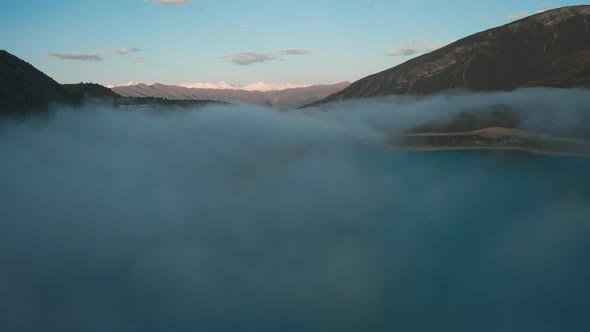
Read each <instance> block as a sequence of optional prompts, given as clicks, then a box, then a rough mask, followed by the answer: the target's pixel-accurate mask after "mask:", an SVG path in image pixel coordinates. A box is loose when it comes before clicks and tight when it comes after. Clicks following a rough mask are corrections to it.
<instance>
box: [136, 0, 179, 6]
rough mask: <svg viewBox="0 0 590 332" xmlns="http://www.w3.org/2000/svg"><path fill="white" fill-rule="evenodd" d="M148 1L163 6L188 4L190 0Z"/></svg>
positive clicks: (147, 0)
mask: <svg viewBox="0 0 590 332" xmlns="http://www.w3.org/2000/svg"><path fill="white" fill-rule="evenodd" d="M145 1H146V2H153V3H157V4H159V5H163V6H177V5H187V4H188V3H189V2H190V0H145Z"/></svg>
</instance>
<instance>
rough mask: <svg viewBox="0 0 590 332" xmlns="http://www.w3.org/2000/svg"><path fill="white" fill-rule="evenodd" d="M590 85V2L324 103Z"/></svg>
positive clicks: (411, 65)
mask: <svg viewBox="0 0 590 332" xmlns="http://www.w3.org/2000/svg"><path fill="white" fill-rule="evenodd" d="M541 86H542V87H560V88H571V87H590V6H588V5H583V6H572V7H564V8H560V9H555V10H549V11H546V12H543V13H540V14H537V15H533V16H530V17H527V18H524V19H522V20H519V21H516V22H512V23H509V24H506V25H504V26H501V27H498V28H494V29H490V30H487V31H484V32H480V33H477V34H474V35H472V36H469V37H466V38H464V39H461V40H459V41H456V42H454V43H452V44H450V45H447V46H445V47H443V48H440V49H438V50H436V51H433V52H431V53H428V54H425V55H422V56H419V57H417V58H414V59H412V60H409V61H407V62H405V63H403V64H401V65H399V66H396V67H394V68H391V69H388V70H385V71H383V72H380V73H377V74H374V75H371V76H368V77H366V78H363V79H361V80H359V81H357V82H355V83H353V84H351V85H350V86H349V87H348V88H346V89H344V90H342V91H340V92H337V93H334V94H332V95H330V96H329V97H327V98H326V99H324V100H322V101H320V102H319V103H325V102H332V101H340V100H346V99H356V98H367V97H377V96H386V95H429V94H433V93H438V92H441V91H444V90H449V89H467V90H472V91H499V90H506V91H510V90H514V89H517V88H520V87H541Z"/></svg>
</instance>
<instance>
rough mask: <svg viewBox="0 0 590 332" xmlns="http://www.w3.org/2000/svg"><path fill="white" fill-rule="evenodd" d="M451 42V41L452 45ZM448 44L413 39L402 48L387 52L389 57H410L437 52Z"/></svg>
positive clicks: (419, 38) (424, 39)
mask: <svg viewBox="0 0 590 332" xmlns="http://www.w3.org/2000/svg"><path fill="white" fill-rule="evenodd" d="M452 42H453V41H451V43H452ZM448 44H450V43H440V42H429V40H428V39H426V38H423V37H415V38H414V39H413V41H412V42H411V43H409V44H406V45H403V46H402V47H400V48H398V49H395V50H391V51H389V52H387V54H388V55H390V56H410V55H415V54H423V53H429V52H432V51H434V50H437V49H439V48H441V47H443V46H446V45H448Z"/></svg>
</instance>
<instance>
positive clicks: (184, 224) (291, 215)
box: [0, 89, 590, 332]
mask: <svg viewBox="0 0 590 332" xmlns="http://www.w3.org/2000/svg"><path fill="white" fill-rule="evenodd" d="M588 101H590V93H588V92H587V91H579V90H538V89H536V90H525V91H519V92H515V93H496V94H485V95H484V94H481V95H468V96H460V95H455V96H446V97H444V96H438V97H433V98H427V99H422V100H419V101H417V100H410V99H392V98H388V99H383V100H366V101H359V102H353V103H346V104H339V105H338V104H335V105H329V106H327V107H326V108H324V109H323V110H322V111H320V112H314V111H313V110H306V112H305V113H301V112H272V111H268V110H263V109H257V108H254V107H249V106H231V105H213V106H207V107H205V108H201V109H199V111H195V112H186V111H178V112H168V113H165V114H163V113H157V112H149V111H121V110H117V109H111V108H110V107H109V106H105V105H100V104H98V105H86V106H84V107H83V108H82V109H61V110H54V113H53V114H51V116H49V117H45V118H34V119H29V120H24V121H23V120H18V121H4V122H1V123H0V156H1V157H0V158H1V159H0V160H1V161H0V202H1V203H0V266H2V269H1V271H2V272H1V273H0V330H1V331H64V332H69V331H90V332H94V331H96V332H104V331H142V332H148V331H335V330H339V331H434V330H438V331H443V330H444V331H447V330H448V331H535V332H537V331H586V330H587V329H588V327H589V326H590V319H589V318H588V317H587V312H588V311H589V310H590V304H589V302H588V298H590V288H589V287H588V286H587V280H590V267H588V264H587V263H586V262H587V261H588V260H589V259H590V222H588V220H590V205H589V204H588V202H590V177H589V176H587V174H589V173H588V172H589V171H590V159H586V158H559V157H548V156H535V155H530V154H521V153H497V152H492V153H483V152H424V153H422V152H419V153H410V152H392V151H390V150H389V149H387V148H386V147H385V146H381V145H379V144H364V143H372V142H384V141H386V140H388V139H390V135H391V134H395V133H401V132H404V131H408V130H411V129H412V128H415V127H417V126H420V125H422V124H424V123H426V122H429V121H432V120H433V119H435V118H442V119H444V118H445V117H447V116H448V115H449V114H450V113H452V112H459V111H468V110H476V111H474V112H477V109H480V108H481V107H485V106H490V105H497V104H503V105H509V106H510V107H511V108H513V109H516V110H521V111H522V112H521V113H522V114H525V113H526V114H530V115H527V116H526V117H524V118H525V120H526V121H525V122H524V123H525V125H526V126H529V127H530V128H529V129H530V130H537V129H539V131H540V129H543V130H560V131H561V130H566V131H567V130H569V129H570V128H578V127H580V124H581V123H584V122H585V121H586V120H587V119H588V112H589V110H588V106H587V105H588V104H589V103H588ZM536 109H539V110H544V111H547V112H548V113H550V114H552V116H554V117H555V118H553V119H552V120H551V121H546V119H537V118H535V116H534V112H532V110H536ZM541 120H542V121H541ZM549 125H551V128H549V127H548V126H549ZM576 130H578V129H576Z"/></svg>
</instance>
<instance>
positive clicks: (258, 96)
mask: <svg viewBox="0 0 590 332" xmlns="http://www.w3.org/2000/svg"><path fill="white" fill-rule="evenodd" d="M349 85H350V82H341V83H337V84H332V85H312V86H307V87H299V88H287V89H281V88H283V87H285V85H282V86H271V85H268V84H265V83H262V82H260V83H257V84H254V85H250V86H247V87H245V88H237V87H233V86H231V85H228V86H225V85H222V86H220V87H221V88H217V86H215V87H214V86H211V88H206V87H207V86H206V85H196V86H205V88H203V87H201V88H196V87H192V88H191V87H186V86H177V85H164V84H151V85H148V84H142V83H140V84H134V85H124V86H117V87H113V88H112V90H113V91H115V92H116V93H118V94H119V95H121V96H125V97H158V98H164V99H173V100H201V99H208V100H217V101H223V102H229V103H246V104H254V105H260V106H267V107H273V108H277V109H289V108H298V107H301V106H303V105H306V104H309V103H313V102H316V101H318V100H321V99H323V98H326V97H327V96H329V95H331V94H333V93H335V92H338V91H340V90H342V89H344V88H346V87H347V86H349ZM287 86H288V85H287ZM256 88H259V89H262V90H267V91H259V90H252V89H256Z"/></svg>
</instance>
